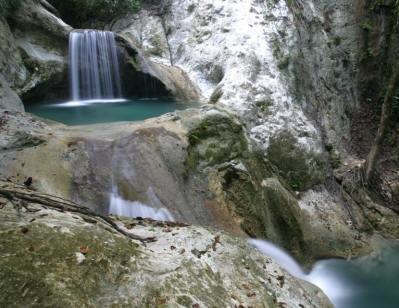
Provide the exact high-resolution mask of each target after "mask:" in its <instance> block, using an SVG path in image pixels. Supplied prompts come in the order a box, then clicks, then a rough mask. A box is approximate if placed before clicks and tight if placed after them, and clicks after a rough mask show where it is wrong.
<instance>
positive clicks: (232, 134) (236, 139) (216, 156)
mask: <svg viewBox="0 0 399 308" xmlns="http://www.w3.org/2000/svg"><path fill="white" fill-rule="evenodd" d="M188 141H189V147H188V149H187V152H188V157H187V161H186V166H187V168H189V169H191V168H196V167H205V166H213V165H216V164H221V163H223V162H226V161H230V160H233V159H236V158H239V157H243V156H245V155H246V152H247V141H246V138H245V135H244V131H243V129H242V126H241V125H240V124H239V123H238V122H236V121H235V120H234V119H233V118H232V117H231V116H229V115H227V114H226V113H222V112H217V111H216V110H213V112H210V113H208V114H206V115H205V116H204V117H203V118H200V119H195V120H194V123H192V124H191V127H190V129H189V132H188Z"/></svg>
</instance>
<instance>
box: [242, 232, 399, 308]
mask: <svg viewBox="0 0 399 308" xmlns="http://www.w3.org/2000/svg"><path fill="white" fill-rule="evenodd" d="M248 242H249V243H250V244H251V245H253V246H255V247H256V248H257V249H258V250H259V251H260V252H262V253H263V254H264V255H266V256H268V257H270V258H272V259H273V260H274V261H275V262H276V263H278V264H279V265H280V266H281V267H282V268H284V269H285V270H286V271H287V272H289V273H290V274H291V275H292V276H295V277H297V278H300V279H303V280H306V281H308V282H310V283H312V284H314V285H316V286H318V287H319V288H320V289H321V290H322V291H323V292H324V294H326V295H327V296H328V297H329V299H330V300H331V302H332V303H333V304H334V306H335V307H336V308H357V307H361V308H374V307H384V308H385V307H387V308H388V307H389V308H390V307H398V303H399V294H398V293H397V289H396V286H397V284H398V282H399V279H398V276H397V273H398V269H399V265H398V263H397V259H398V256H399V246H398V245H397V244H395V245H393V246H390V245H387V246H386V247H383V248H382V249H381V250H380V251H379V252H378V253H377V254H376V255H374V256H373V255H370V256H368V257H364V258H360V259H357V260H352V261H345V260H339V259H330V260H323V261H319V262H316V264H315V265H314V266H313V268H312V270H311V272H310V273H306V272H305V271H304V270H303V269H302V267H301V266H300V265H299V264H298V262H297V261H296V260H295V259H294V258H293V257H291V256H290V255H289V254H288V253H287V252H286V251H284V250H283V249H281V248H280V247H277V246H276V245H274V244H272V243H270V242H266V241H262V240H255V239H251V240H249V241H248ZM391 245H392V244H391Z"/></svg>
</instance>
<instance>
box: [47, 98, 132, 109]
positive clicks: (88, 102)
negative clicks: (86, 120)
mask: <svg viewBox="0 0 399 308" xmlns="http://www.w3.org/2000/svg"><path fill="white" fill-rule="evenodd" d="M126 101H127V100H126V99H123V98H115V99H88V100H82V101H69V102H65V103H61V104H55V105H54V106H55V107H81V106H89V105H92V104H103V103H104V104H106V103H123V102H126Z"/></svg>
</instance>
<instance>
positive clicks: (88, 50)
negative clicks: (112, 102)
mask: <svg viewBox="0 0 399 308" xmlns="http://www.w3.org/2000/svg"><path fill="white" fill-rule="evenodd" d="M69 65H70V79H71V80H70V82H71V92H72V99H73V101H79V100H99V99H114V98H121V96H122V89H121V80H120V73H119V61H118V51H117V47H116V41H115V35H114V34H113V33H112V32H109V31H95V30H83V31H73V32H71V34H70V36H69Z"/></svg>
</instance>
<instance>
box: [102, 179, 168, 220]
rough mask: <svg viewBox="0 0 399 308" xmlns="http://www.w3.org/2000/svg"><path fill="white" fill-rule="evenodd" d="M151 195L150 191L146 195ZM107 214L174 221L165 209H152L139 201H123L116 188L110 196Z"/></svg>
mask: <svg viewBox="0 0 399 308" xmlns="http://www.w3.org/2000/svg"><path fill="white" fill-rule="evenodd" d="M148 194H151V190H149V192H148V193H147V195H148ZM109 214H113V215H117V216H125V217H142V218H152V219H154V220H162V221H174V219H173V216H172V214H171V213H170V212H169V211H168V210H167V209H166V208H154V207H151V206H149V205H146V204H143V203H141V202H139V201H128V200H124V199H123V198H122V197H121V196H120V195H119V194H118V192H117V189H116V187H114V188H113V191H112V193H111V195H110V202H109Z"/></svg>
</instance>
